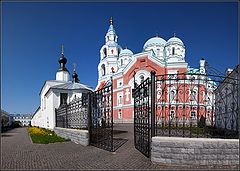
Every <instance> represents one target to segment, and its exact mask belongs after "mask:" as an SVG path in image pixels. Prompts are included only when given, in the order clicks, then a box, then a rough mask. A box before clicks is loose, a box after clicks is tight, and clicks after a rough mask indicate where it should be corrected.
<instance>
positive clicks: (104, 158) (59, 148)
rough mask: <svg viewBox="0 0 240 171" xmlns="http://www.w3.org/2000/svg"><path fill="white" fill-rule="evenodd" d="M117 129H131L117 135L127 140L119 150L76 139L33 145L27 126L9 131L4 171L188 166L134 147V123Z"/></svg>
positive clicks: (4, 148)
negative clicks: (159, 160)
mask: <svg viewBox="0 0 240 171" xmlns="http://www.w3.org/2000/svg"><path fill="white" fill-rule="evenodd" d="M117 129H118V130H127V131H128V132H127V133H122V134H117V135H115V136H116V137H120V138H126V139H128V141H127V142H126V143H125V144H123V145H122V146H121V147H120V148H119V149H118V150H117V151H116V152H108V151H105V150H102V149H99V148H96V147H93V146H87V147H84V146H82V145H80V144H75V143H73V142H62V143H53V144H33V143H32V142H31V140H30V137H29V136H28V133H27V128H17V129H13V130H10V131H8V132H6V133H3V134H2V137H1V142H2V144H1V170H16V169H24V170H33V169H39V170H43V169H50V170H52V169H55V170H89V169H91V170H94V169H102V170H109V169H114V170H117V169H124V170H128V169H134V170H136V169H139V170H149V169H151V170H152V169H154V170H155V169H157V170H163V169H170V170H172V169H185V170H186V169H187V168H186V167H185V168H184V167H183V168H179V167H174V166H163V165H157V164H152V163H151V161H150V159H149V158H147V157H145V156H144V155H143V154H141V153H140V152H139V151H138V150H136V149H135V148H134V142H133V141H134V140H133V125H132V124H121V125H118V126H117ZM192 169H193V168H191V170H192Z"/></svg>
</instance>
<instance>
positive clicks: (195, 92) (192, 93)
mask: <svg viewBox="0 0 240 171" xmlns="http://www.w3.org/2000/svg"><path fill="white" fill-rule="evenodd" d="M191 101H197V91H196V90H192V91H191Z"/></svg>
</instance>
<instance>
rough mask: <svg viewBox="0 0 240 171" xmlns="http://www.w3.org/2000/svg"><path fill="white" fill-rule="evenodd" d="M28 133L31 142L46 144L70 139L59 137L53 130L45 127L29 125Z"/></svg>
mask: <svg viewBox="0 0 240 171" xmlns="http://www.w3.org/2000/svg"><path fill="white" fill-rule="evenodd" d="M28 133H29V135H30V137H31V139H32V142H33V143H40V144H48V143H55V142H65V141H70V140H69V139H65V138H62V137H59V136H58V135H57V134H55V132H53V131H51V130H48V129H45V128H38V127H29V128H28Z"/></svg>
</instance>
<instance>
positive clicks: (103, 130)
mask: <svg viewBox="0 0 240 171" xmlns="http://www.w3.org/2000/svg"><path fill="white" fill-rule="evenodd" d="M112 93H113V91H112V84H111V85H107V86H104V87H103V88H102V89H100V90H97V91H95V92H93V93H92V94H91V110H90V111H91V113H90V122H89V126H90V129H89V135H90V144H91V145H93V146H96V147H98V148H102V149H104V150H108V151H114V146H113V99H112V97H113V95H112Z"/></svg>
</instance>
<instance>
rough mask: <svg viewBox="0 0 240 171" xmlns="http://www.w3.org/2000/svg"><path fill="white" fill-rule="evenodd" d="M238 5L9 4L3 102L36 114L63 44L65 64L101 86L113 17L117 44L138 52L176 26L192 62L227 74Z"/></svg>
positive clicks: (232, 62) (234, 54)
mask: <svg viewBox="0 0 240 171" xmlns="http://www.w3.org/2000/svg"><path fill="white" fill-rule="evenodd" d="M237 15H238V7H237V3H146V2H145V3H93V2H92V3H67V2H64V3H63V2H62V3H60V2H59V3H50V2H48V3H43V2H42V3H37V2H34V3H26V2H25V3H16V2H12V3H7V2H5V3H3V5H2V50H3V51H2V108H3V109H4V110H6V111H8V112H10V113H33V112H34V111H35V109H36V108H37V107H38V106H39V104H40V98H39V91H40V89H41V87H42V85H43V83H44V81H45V80H53V79H55V73H56V71H57V69H58V67H59V64H58V58H59V56H60V53H61V44H64V47H65V56H66V57H67V59H68V63H67V68H68V70H69V71H70V72H71V74H72V71H73V63H76V64H77V73H78V75H79V79H80V82H81V83H84V84H87V85H90V86H92V87H94V88H95V86H96V85H97V79H98V75H97V65H98V63H99V58H100V57H99V50H100V48H101V46H102V45H103V44H104V41H105V34H106V31H107V29H108V27H109V22H108V20H109V18H110V16H113V20H114V23H113V24H114V27H115V30H116V32H117V35H118V42H119V44H120V45H121V46H122V47H125V46H126V45H127V47H128V48H129V49H131V50H132V51H133V52H134V53H138V52H141V51H142V48H143V45H144V43H145V42H146V41H147V40H148V39H149V38H151V37H154V36H155V35H156V33H158V34H159V36H160V37H162V38H164V39H165V40H168V39H169V38H171V37H172V36H173V33H174V32H176V35H177V37H179V38H180V39H181V40H182V41H183V42H184V44H185V46H186V61H187V62H188V64H189V65H190V66H191V67H198V65H199V59H201V58H202V57H204V58H205V59H206V60H207V62H208V63H209V64H210V65H211V66H213V67H215V68H217V69H218V70H220V71H222V72H224V71H225V69H226V68H234V67H235V66H236V65H237V64H238V63H239V61H238V49H237V48H238V39H237V31H238V27H237V26H238V23H237V22H238V18H237Z"/></svg>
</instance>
